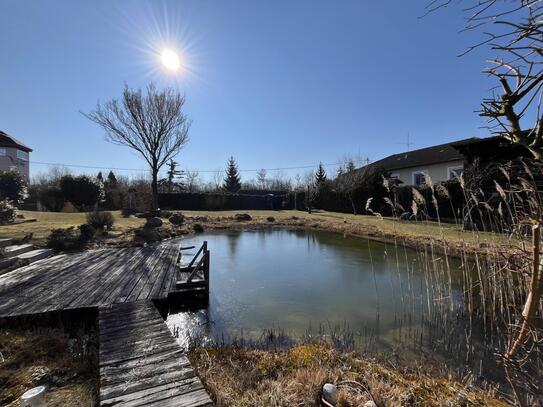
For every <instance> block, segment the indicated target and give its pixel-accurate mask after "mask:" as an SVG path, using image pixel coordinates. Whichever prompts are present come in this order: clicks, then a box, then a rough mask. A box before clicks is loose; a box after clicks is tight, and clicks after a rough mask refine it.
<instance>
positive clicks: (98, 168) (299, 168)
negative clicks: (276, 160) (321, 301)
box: [29, 158, 368, 173]
mask: <svg viewBox="0 0 543 407" xmlns="http://www.w3.org/2000/svg"><path fill="white" fill-rule="evenodd" d="M353 161H354V162H356V163H358V164H360V163H365V164H368V159H367V158H366V159H364V160H362V159H359V160H353ZM29 162H30V163H31V164H39V165H51V166H56V167H73V168H85V169H91V170H115V171H144V172H151V170H148V169H142V168H121V167H100V166H92V165H80V164H64V163H49V162H44V161H29ZM342 164H343V163H342V162H335V163H328V164H322V165H323V166H325V167H332V166H338V165H342ZM318 166H319V164H314V165H300V166H296V167H277V168H256V169H241V170H238V171H239V172H257V171H260V170H266V171H281V170H301V169H308V168H317V167H318ZM187 171H196V172H199V173H200V172H202V173H216V172H220V171H222V170H198V169H187Z"/></svg>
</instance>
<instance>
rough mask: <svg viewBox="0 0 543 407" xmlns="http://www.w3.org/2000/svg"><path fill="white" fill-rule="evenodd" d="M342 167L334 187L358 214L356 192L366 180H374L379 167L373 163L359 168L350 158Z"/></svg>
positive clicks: (354, 212)
mask: <svg viewBox="0 0 543 407" xmlns="http://www.w3.org/2000/svg"><path fill="white" fill-rule="evenodd" d="M340 168H341V169H342V171H341V173H339V171H338V176H337V177H336V179H335V180H334V188H335V190H336V191H337V192H339V193H340V194H342V195H343V196H345V197H346V198H347V199H348V200H349V202H350V203H351V207H352V210H353V214H354V215H356V214H357V210H356V199H355V198H356V192H357V191H358V190H359V189H360V188H361V187H362V186H363V184H364V183H365V182H366V181H372V180H373V178H374V175H375V172H376V171H377V169H376V168H375V167H373V166H371V165H365V166H364V167H361V168H358V169H357V168H355V166H354V161H353V160H352V159H350V158H346V159H345V160H344V162H343V163H342V164H341V165H340Z"/></svg>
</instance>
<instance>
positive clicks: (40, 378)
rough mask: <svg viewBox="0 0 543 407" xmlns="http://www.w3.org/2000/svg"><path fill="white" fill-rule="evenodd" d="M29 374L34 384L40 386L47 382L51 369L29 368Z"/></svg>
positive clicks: (41, 367) (44, 367) (42, 367)
mask: <svg viewBox="0 0 543 407" xmlns="http://www.w3.org/2000/svg"><path fill="white" fill-rule="evenodd" d="M28 373H29V374H30V380H31V381H32V383H35V384H39V383H44V382H46V381H47V379H48V377H49V376H50V375H51V369H49V368H48V367H46V366H31V367H30V368H28Z"/></svg>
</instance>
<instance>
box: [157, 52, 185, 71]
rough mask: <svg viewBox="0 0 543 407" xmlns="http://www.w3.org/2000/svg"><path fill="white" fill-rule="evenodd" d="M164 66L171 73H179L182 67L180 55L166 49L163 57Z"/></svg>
mask: <svg viewBox="0 0 543 407" xmlns="http://www.w3.org/2000/svg"><path fill="white" fill-rule="evenodd" d="M161 59H162V65H164V66H165V67H166V68H167V69H169V70H170V71H177V70H179V68H180V66H181V60H180V59H179V55H177V53H176V52H175V51H172V50H171V49H165V50H164V51H162V55H161Z"/></svg>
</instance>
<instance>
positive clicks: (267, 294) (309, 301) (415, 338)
mask: <svg viewBox="0 0 543 407" xmlns="http://www.w3.org/2000/svg"><path fill="white" fill-rule="evenodd" d="M204 240H206V241H207V242H208V247H209V249H210V251H211V271H210V273H211V278H210V298H209V304H208V305H207V307H205V308H202V309H196V310H187V309H186V308H180V309H173V308H172V309H170V311H169V315H168V317H167V323H168V326H169V327H170V329H171V330H172V331H173V332H174V334H175V335H176V336H178V338H179V339H178V340H179V342H180V343H181V344H183V345H186V346H188V345H189V344H190V342H191V340H194V338H197V340H198V342H199V343H201V342H204V343H205V342H206V341H209V342H218V343H229V342H233V341H238V342H239V341H240V340H243V341H246V342H251V341H259V340H260V341H262V340H269V339H270V338H271V339H272V340H279V339H282V340H287V339H285V338H287V337H288V338H291V339H297V340H306V339H307V338H308V337H310V336H311V337H315V336H319V335H324V337H326V338H328V339H329V340H332V341H336V342H337V343H338V344H339V346H350V347H353V348H355V349H359V350H364V351H367V352H373V353H375V354H378V353H379V352H381V353H382V352H390V351H391V350H394V351H395V352H396V351H398V349H401V350H402V352H403V353H404V354H405V355H407V354H410V355H411V356H412V355H413V354H416V353H417V352H419V353H425V354H428V352H429V349H430V351H431V352H433V353H434V355H435V356H437V357H442V358H444V359H447V358H449V357H450V356H451V355H452V354H456V355H459V354H461V353H462V352H464V347H463V345H462V344H461V342H462V338H464V337H465V336H466V335H465V331H464V328H465V327H464V325H463V324H462V323H460V324H458V323H457V322H458V321H457V320H458V318H456V319H455V317H454V315H455V313H456V312H457V308H458V306H459V304H460V305H461V303H462V295H461V293H462V289H461V288H462V287H461V278H460V276H461V275H462V273H461V270H462V268H463V265H462V263H461V262H460V260H458V259H453V258H449V259H447V261H446V260H445V259H444V258H443V257H440V256H437V255H434V256H428V255H424V254H423V253H421V252H417V251H415V250H412V249H407V248H404V247H395V246H394V245H392V244H385V243H381V242H375V241H370V240H365V239H360V238H355V237H345V236H343V235H341V234H338V233H333V232H321V231H318V232H317V231H297V230H284V229H269V230H258V231H220V232H210V233H205V234H200V235H196V236H190V237H186V238H183V239H180V240H179V242H180V244H181V245H183V246H188V245H192V244H194V245H195V246H196V247H199V246H200V245H201V243H202V242H203V241H204ZM195 250H196V249H195ZM195 250H193V251H192V252H194V251H195ZM189 252H190V251H189ZM189 252H186V253H187V255H188V256H190V254H194V253H189ZM447 262H448V268H446V264H447ZM446 269H448V270H450V279H451V281H452V284H445V282H446V281H448V275H447V273H446V272H445V271H444V270H446ZM436 270H437V272H436ZM436 276H440V277H436ZM436 287H437V288H436ZM447 310H450V312H448V311H447ZM451 321H452V322H451ZM455 321H456V322H455ZM270 330H272V332H273V335H270ZM455 338H458V341H457V340H456V339H455ZM438 348H439V349H438Z"/></svg>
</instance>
